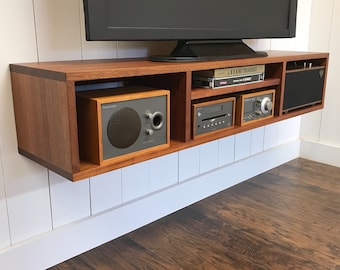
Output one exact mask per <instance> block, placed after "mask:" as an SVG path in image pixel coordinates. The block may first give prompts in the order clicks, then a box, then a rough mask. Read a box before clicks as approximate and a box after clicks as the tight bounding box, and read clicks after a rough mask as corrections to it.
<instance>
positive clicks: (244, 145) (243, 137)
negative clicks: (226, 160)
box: [235, 131, 251, 161]
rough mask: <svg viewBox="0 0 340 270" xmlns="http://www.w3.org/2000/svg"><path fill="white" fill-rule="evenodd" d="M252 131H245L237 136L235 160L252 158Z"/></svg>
mask: <svg viewBox="0 0 340 270" xmlns="http://www.w3.org/2000/svg"><path fill="white" fill-rule="evenodd" d="M250 149H251V131H245V132H242V133H239V134H236V135H235V160H236V161H237V160H241V159H244V158H247V157H249V156H250Z"/></svg>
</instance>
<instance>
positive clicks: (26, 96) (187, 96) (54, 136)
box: [10, 51, 329, 181]
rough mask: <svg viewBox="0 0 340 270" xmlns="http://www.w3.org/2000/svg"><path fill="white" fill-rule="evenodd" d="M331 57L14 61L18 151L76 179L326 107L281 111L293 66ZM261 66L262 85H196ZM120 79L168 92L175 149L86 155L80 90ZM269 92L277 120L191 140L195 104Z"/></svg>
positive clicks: (303, 54) (285, 55)
mask: <svg viewBox="0 0 340 270" xmlns="http://www.w3.org/2000/svg"><path fill="white" fill-rule="evenodd" d="M328 57H329V54H328V53H318V52H317V53H315V52H290V51H289V52H283V51H269V52H268V57H261V58H250V59H236V60H223V61H210V62H192V63H164V62H151V61H147V60H145V59H114V60H112V59H109V60H84V61H59V62H39V63H26V64H11V65H10V69H11V74H12V85H13V87H12V89H13V101H14V108H15V114H16V116H15V117H16V127H17V134H18V148H19V152H20V153H21V154H23V155H25V156H27V157H29V158H30V159H33V160H35V161H36V162H38V163H40V164H42V165H43V166H45V167H47V168H49V169H51V170H53V171H55V172H57V173H59V174H61V175H62V176H64V177H66V178H68V179H70V180H72V181H77V180H81V179H85V178H89V177H92V176H94V175H97V174H100V173H104V172H108V171H110V170H113V169H118V168H121V167H124V166H128V165H132V164H135V163H136V162H141V161H145V160H149V159H151V158H156V157H159V156H161V155H166V154H169V153H173V152H175V151H179V150H182V149H185V148H188V147H192V146H195V145H199V144H202V143H205V142H209V141H212V140H215V139H219V138H223V137H225V136H229V135H232V134H236V133H239V132H242V131H246V130H249V129H251V128H257V127H260V126H264V125H266V124H271V123H275V122H277V121H281V120H284V119H287V118H290V117H294V116H297V115H301V114H304V113H307V112H310V111H314V110H318V109H322V108H323V106H324V100H322V102H321V103H320V104H316V105H313V106H308V107H305V108H301V109H298V110H294V111H290V112H288V113H283V112H282V106H283V97H284V90H283V89H284V81H285V73H286V68H287V65H288V64H291V63H295V62H299V63H301V62H303V61H308V62H312V63H313V65H316V66H317V65H323V66H325V67H326V68H325V71H326V73H327V65H328ZM255 64H265V65H266V74H265V77H266V78H265V80H264V81H263V82H255V83H252V84H247V85H236V86H232V87H228V88H224V89H214V90H210V89H202V88H200V89H195V88H193V87H192V73H193V72H194V71H197V70H209V69H217V68H228V67H237V66H247V65H255ZM120 81H123V82H124V83H126V84H127V85H140V84H142V85H145V86H151V87H155V88H162V89H168V90H170V104H171V105H170V127H171V129H170V138H171V141H170V146H169V147H167V148H166V149H160V150H159V151H158V150H157V151H148V153H147V154H145V155H139V154H138V153H136V155H133V156H132V157H131V156H130V155H129V156H125V158H124V157H122V158H121V159H120V160H119V161H118V162H116V163H115V164H105V165H100V166H98V165H96V164H95V163H92V164H91V163H89V162H87V161H84V160H80V158H79V157H80V153H82V152H83V149H79V148H80V147H79V138H78V133H79V132H82V131H79V130H78V122H77V119H78V118H79V114H78V111H77V108H76V93H75V89H76V87H77V86H81V85H86V84H93V83H101V82H120ZM325 82H326V80H325ZM266 89H275V91H276V93H275V97H276V98H275V106H274V108H275V112H274V117H273V118H271V119H261V121H258V122H256V123H251V124H249V125H247V127H243V126H242V127H240V126H235V127H234V128H233V129H227V130H224V131H214V132H211V133H209V134H207V135H206V136H199V138H195V139H192V138H193V136H192V123H193V119H192V114H191V105H192V101H195V102H196V101H201V100H204V101H208V100H211V99H212V98H222V97H228V96H232V95H234V94H235V93H238V92H250V91H255V90H259V91H260V90H266ZM323 95H325V93H324V92H323ZM97 163H98V162H97Z"/></svg>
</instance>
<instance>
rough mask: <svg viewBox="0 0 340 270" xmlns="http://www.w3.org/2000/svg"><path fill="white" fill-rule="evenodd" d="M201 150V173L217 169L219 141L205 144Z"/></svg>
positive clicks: (201, 146)
mask: <svg viewBox="0 0 340 270" xmlns="http://www.w3.org/2000/svg"><path fill="white" fill-rule="evenodd" d="M199 148H200V151H199V157H200V173H205V172H208V171H211V170H214V169H216V168H217V167H218V152H219V151H218V141H212V142H208V143H204V144H202V145H200V146H199Z"/></svg>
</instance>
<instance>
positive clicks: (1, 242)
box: [0, 149, 11, 249]
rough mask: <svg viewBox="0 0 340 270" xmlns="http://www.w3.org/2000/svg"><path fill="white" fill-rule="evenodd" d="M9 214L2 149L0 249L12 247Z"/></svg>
mask: <svg viewBox="0 0 340 270" xmlns="http://www.w3.org/2000/svg"><path fill="white" fill-rule="evenodd" d="M8 222H9V220H8V214H7V203H6V195H5V182H4V174H3V169H2V161H1V149H0V249H2V248H5V247H8V246H10V244H11V238H10V234H9V224H8Z"/></svg>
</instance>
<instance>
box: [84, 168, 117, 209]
mask: <svg viewBox="0 0 340 270" xmlns="http://www.w3.org/2000/svg"><path fill="white" fill-rule="evenodd" d="M90 196H91V214H92V215H95V214H98V213H99V212H102V211H105V210H107V209H110V208H113V207H115V206H117V205H119V204H121V203H122V201H123V198H122V170H121V169H119V170H115V171H112V172H108V173H104V174H101V175H97V176H95V177H92V178H91V179H90Z"/></svg>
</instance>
